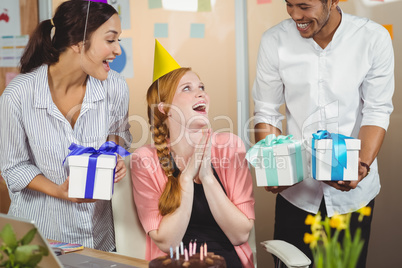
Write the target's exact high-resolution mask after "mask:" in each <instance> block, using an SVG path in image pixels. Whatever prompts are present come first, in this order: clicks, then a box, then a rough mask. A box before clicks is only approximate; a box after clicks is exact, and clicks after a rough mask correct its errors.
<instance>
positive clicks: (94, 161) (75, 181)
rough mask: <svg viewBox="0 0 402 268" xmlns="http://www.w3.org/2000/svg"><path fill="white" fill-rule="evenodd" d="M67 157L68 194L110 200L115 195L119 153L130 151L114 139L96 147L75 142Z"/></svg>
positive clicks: (123, 155)
mask: <svg viewBox="0 0 402 268" xmlns="http://www.w3.org/2000/svg"><path fill="white" fill-rule="evenodd" d="M69 149H70V151H71V152H70V153H69V154H68V156H67V157H66V159H67V162H68V166H69V169H70V175H69V176H70V181H69V188H68V197H70V198H87V199H101V200H110V199H111V198H112V195H113V188H114V175H115V167H116V163H117V154H119V155H120V156H122V157H125V156H128V155H130V153H129V152H127V151H126V150H125V149H124V148H123V147H121V146H119V145H117V144H116V143H114V142H112V141H108V142H105V143H104V144H102V146H101V147H100V148H99V149H98V150H96V149H94V148H93V147H84V146H81V145H78V144H75V143H72V144H71V145H70V147H69Z"/></svg>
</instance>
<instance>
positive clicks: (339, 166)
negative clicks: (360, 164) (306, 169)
mask: <svg viewBox="0 0 402 268" xmlns="http://www.w3.org/2000/svg"><path fill="white" fill-rule="evenodd" d="M323 139H332V163H331V181H341V180H343V170H344V169H347V163H348V159H347V149H346V142H345V139H353V138H352V137H348V136H345V135H342V134H334V133H330V132H328V131H326V130H319V131H317V133H313V139H312V143H311V151H312V156H313V157H312V159H311V169H312V173H313V178H314V179H316V165H317V164H316V149H315V141H316V140H323Z"/></svg>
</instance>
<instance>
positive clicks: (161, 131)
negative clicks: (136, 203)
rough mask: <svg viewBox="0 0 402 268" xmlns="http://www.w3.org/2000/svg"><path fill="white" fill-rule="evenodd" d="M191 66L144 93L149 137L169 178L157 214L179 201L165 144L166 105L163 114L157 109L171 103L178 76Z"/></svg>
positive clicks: (179, 188) (177, 179)
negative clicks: (150, 135) (145, 95)
mask: <svg viewBox="0 0 402 268" xmlns="http://www.w3.org/2000/svg"><path fill="white" fill-rule="evenodd" d="M190 70H191V68H179V69H176V70H173V71H171V72H170V73H168V74H165V75H164V76H162V77H160V78H159V79H157V80H156V81H155V82H154V83H152V85H151V86H150V87H149V89H148V92H147V102H148V120H149V124H150V130H151V133H152V138H153V140H154V143H155V148H156V151H157V155H158V158H159V163H160V165H161V167H162V169H163V171H164V173H165V175H166V177H167V178H168V181H167V183H166V186H165V189H164V191H163V193H162V195H161V197H160V198H159V206H158V208H159V213H160V214H161V215H162V216H165V215H167V214H170V213H173V212H174V211H175V210H176V209H177V208H178V207H179V206H180V202H181V187H180V181H179V178H180V174H179V175H178V176H177V177H175V176H174V175H173V173H174V167H173V159H172V158H171V155H170V149H169V147H168V138H169V129H168V126H167V125H166V119H167V118H168V117H167V114H168V112H169V109H170V108H169V107H168V106H169V105H165V106H164V113H162V112H160V111H159V109H158V104H159V103H160V102H164V103H166V104H171V103H172V100H173V97H174V94H175V92H176V89H177V86H178V84H179V82H180V79H181V78H182V77H183V76H184V74H185V73H187V72H188V71H190Z"/></svg>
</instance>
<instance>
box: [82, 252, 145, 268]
mask: <svg viewBox="0 0 402 268" xmlns="http://www.w3.org/2000/svg"><path fill="white" fill-rule="evenodd" d="M75 253H77V254H81V255H86V256H90V257H95V258H99V259H104V260H109V261H115V262H119V263H123V264H128V265H133V266H137V267H140V268H148V261H146V260H141V259H137V258H133V257H129V256H125V255H121V254H118V253H113V252H105V251H101V250H96V249H92V248H84V249H83V250H79V251H75Z"/></svg>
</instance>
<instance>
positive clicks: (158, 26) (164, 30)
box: [154, 23, 168, 37]
mask: <svg viewBox="0 0 402 268" xmlns="http://www.w3.org/2000/svg"><path fill="white" fill-rule="evenodd" d="M154 37H168V24H167V23H155V28H154Z"/></svg>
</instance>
